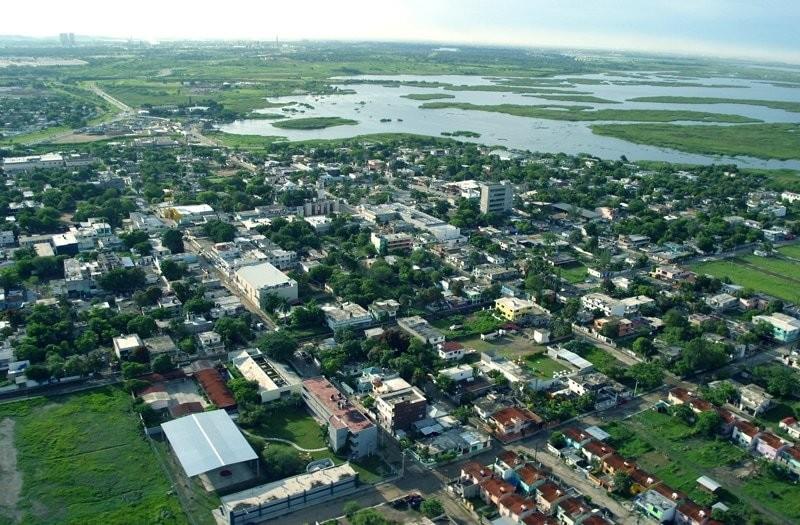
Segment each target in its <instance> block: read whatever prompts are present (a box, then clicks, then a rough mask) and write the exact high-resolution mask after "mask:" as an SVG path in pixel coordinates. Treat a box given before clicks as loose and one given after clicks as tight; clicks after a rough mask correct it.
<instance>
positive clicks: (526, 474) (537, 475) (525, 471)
mask: <svg viewBox="0 0 800 525" xmlns="http://www.w3.org/2000/svg"><path fill="white" fill-rule="evenodd" d="M517 476H519V479H521V480H522V481H523V482H524V483H525V484H526V485H531V484H533V483H536V482H537V481H539V480H540V479H547V475H546V474H545V473H544V472H542V471H541V470H539V469H538V468H536V467H535V466H534V465H531V464H530V463H526V464H525V465H523V466H522V467H521V468H520V469H519V470H518V471H517Z"/></svg>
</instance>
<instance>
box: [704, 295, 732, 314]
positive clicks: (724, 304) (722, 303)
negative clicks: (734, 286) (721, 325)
mask: <svg viewBox="0 0 800 525" xmlns="http://www.w3.org/2000/svg"><path fill="white" fill-rule="evenodd" d="M706 304H707V305H708V306H710V307H711V308H713V309H715V310H722V311H725V310H730V309H731V308H735V307H736V306H737V305H738V304H739V299H737V298H736V297H734V296H732V295H731V294H728V293H721V294H717V295H714V296H712V297H709V298H707V299H706Z"/></svg>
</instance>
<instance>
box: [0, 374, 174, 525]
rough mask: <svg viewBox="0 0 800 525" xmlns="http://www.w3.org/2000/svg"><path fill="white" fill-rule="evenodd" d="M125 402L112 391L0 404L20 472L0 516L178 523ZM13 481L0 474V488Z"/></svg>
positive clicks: (10, 519) (8, 518)
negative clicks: (16, 491) (15, 493)
mask: <svg viewBox="0 0 800 525" xmlns="http://www.w3.org/2000/svg"><path fill="white" fill-rule="evenodd" d="M130 407H131V401H130V398H129V397H128V395H127V394H125V393H124V392H123V391H122V390H119V389H114V388H109V389H104V390H99V391H92V392H90V393H82V394H76V395H72V396H68V397H59V398H52V399H45V398H38V399H34V400H28V401H20V402H17V403H12V404H7V405H2V406H0V420H2V421H10V422H13V443H14V445H15V446H16V451H17V455H16V470H17V472H18V473H19V474H20V475H21V477H22V489H21V496H20V498H19V499H18V500H17V501H16V504H13V502H9V501H4V503H10V505H9V506H6V507H4V508H0V521H2V522H6V521H8V522H9V523H15V522H23V523H26V524H29V523H30V524H35V523H42V524H45V523H46V524H53V523H103V524H116V523H119V524H129V523H163V524H179V523H186V518H185V516H184V514H183V510H182V509H181V506H180V503H179V501H178V499H177V498H176V497H175V496H173V495H170V494H169V492H170V483H169V481H168V480H167V478H166V476H165V474H164V471H163V470H162V468H161V467H160V466H159V464H158V462H157V461H156V458H155V457H154V456H153V453H152V450H151V448H150V446H149V445H148V443H147V442H146V441H145V438H144V437H143V435H142V433H141V431H140V427H139V422H138V418H137V416H136V415H135V414H134V413H133V412H132V411H131V409H130ZM10 427H11V423H5V424H4V428H5V429H8V428H10ZM13 481H14V478H13V476H11V477H8V476H6V475H4V476H3V478H2V480H0V490H2V491H6V490H9V487H8V486H7V484H8V483H9V482H12V484H13ZM11 488H12V490H13V487H11Z"/></svg>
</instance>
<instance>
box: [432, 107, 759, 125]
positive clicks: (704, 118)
mask: <svg viewBox="0 0 800 525" xmlns="http://www.w3.org/2000/svg"><path fill="white" fill-rule="evenodd" d="M420 108H422V109H463V110H465V111H487V112H490V113H504V114H506V115H513V116H516V117H529V118H540V119H548V120H566V121H571V122H580V121H598V120H617V121H628V122H632V121H638V122H673V121H678V120H693V121H698V122H729V123H741V122H758V120H755V119H751V118H749V117H742V116H740V115H725V114H722V113H705V112H702V111H683V110H669V109H665V110H659V109H592V108H587V107H586V106H561V107H558V108H557V109H554V108H551V107H549V106H526V105H521V104H488V105H480V104H471V103H468V102H425V103H424V104H422V105H421V106H420Z"/></svg>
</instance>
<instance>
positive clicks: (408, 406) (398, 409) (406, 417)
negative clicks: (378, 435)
mask: <svg viewBox="0 0 800 525" xmlns="http://www.w3.org/2000/svg"><path fill="white" fill-rule="evenodd" d="M398 379H399V378H398ZM427 407H428V400H427V399H426V398H425V396H424V395H423V394H422V392H421V391H420V390H419V389H418V388H417V387H414V386H409V387H408V388H403V389H400V390H397V391H394V392H388V393H386V394H382V395H378V396H375V409H376V411H377V413H378V422H379V423H380V425H381V426H382V427H383V428H385V429H387V430H388V431H389V432H391V433H392V434H394V433H395V432H397V431H398V430H409V429H410V428H411V425H412V424H414V423H416V422H417V421H421V420H423V419H425V415H426V410H427Z"/></svg>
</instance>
